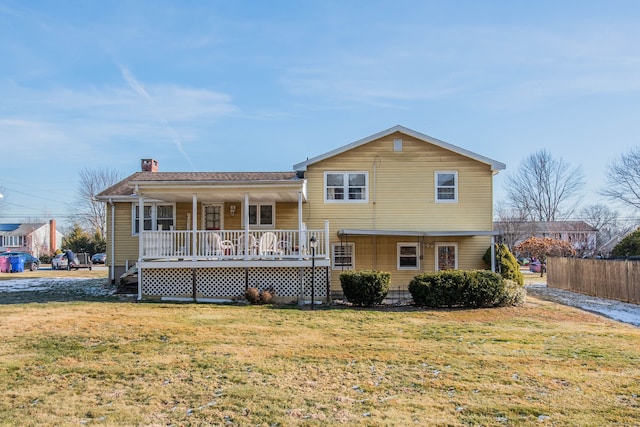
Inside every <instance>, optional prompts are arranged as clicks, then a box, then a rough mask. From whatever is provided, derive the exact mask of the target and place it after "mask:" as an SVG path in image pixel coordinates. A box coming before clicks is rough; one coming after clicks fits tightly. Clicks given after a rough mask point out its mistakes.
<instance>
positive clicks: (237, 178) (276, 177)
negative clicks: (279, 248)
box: [98, 172, 298, 197]
mask: <svg viewBox="0 0 640 427" xmlns="http://www.w3.org/2000/svg"><path fill="white" fill-rule="evenodd" d="M297 179H298V178H297V175H296V173H295V172H136V173H134V174H133V175H130V176H129V177H127V178H125V179H123V180H122V181H120V182H118V183H117V184H115V185H112V186H111V187H109V188H107V189H106V190H104V191H102V192H101V193H100V194H98V197H113V196H128V195H130V194H131V192H132V188H131V186H130V184H132V183H136V182H138V183H142V182H154V183H162V182H167V183H181V182H183V183H185V184H189V183H210V184H215V183H234V182H237V183H247V182H264V181H270V182H273V181H294V180H297Z"/></svg>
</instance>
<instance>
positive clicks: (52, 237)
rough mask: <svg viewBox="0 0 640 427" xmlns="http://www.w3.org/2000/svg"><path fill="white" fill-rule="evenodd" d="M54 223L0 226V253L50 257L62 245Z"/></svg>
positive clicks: (60, 236) (60, 235)
mask: <svg viewBox="0 0 640 427" xmlns="http://www.w3.org/2000/svg"><path fill="white" fill-rule="evenodd" d="M63 237H64V236H63V235H62V233H58V231H57V230H56V221H55V220H54V219H52V220H50V221H49V222H34V223H18V224H16V223H14V224H6V223H4V224H0V252H7V251H11V252H26V253H29V254H31V255H33V256H35V257H40V256H41V255H51V254H53V253H54V252H55V251H56V249H58V248H60V246H61V245H62V238H63Z"/></svg>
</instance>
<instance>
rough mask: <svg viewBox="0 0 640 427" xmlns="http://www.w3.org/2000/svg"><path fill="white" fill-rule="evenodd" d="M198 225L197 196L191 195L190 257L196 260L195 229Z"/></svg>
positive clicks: (196, 243)
mask: <svg viewBox="0 0 640 427" xmlns="http://www.w3.org/2000/svg"><path fill="white" fill-rule="evenodd" d="M197 225H198V195H197V194H195V193H193V202H192V206H191V256H192V259H193V260H194V261H195V260H196V254H197V252H196V250H197V249H198V242H197V239H196V237H197V235H196V229H197Z"/></svg>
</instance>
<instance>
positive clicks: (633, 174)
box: [600, 147, 640, 209]
mask: <svg viewBox="0 0 640 427" xmlns="http://www.w3.org/2000/svg"><path fill="white" fill-rule="evenodd" d="M600 194H602V195H603V196H606V197H608V198H609V199H611V200H614V201H621V202H623V203H624V204H627V205H631V206H633V207H634V208H636V209H637V208H640V147H633V148H632V149H631V150H630V151H629V152H628V153H625V154H622V155H621V156H620V157H619V158H618V159H616V160H614V161H613V162H611V163H610V164H609V165H608V166H607V172H606V187H605V188H604V189H602V190H601V191H600Z"/></svg>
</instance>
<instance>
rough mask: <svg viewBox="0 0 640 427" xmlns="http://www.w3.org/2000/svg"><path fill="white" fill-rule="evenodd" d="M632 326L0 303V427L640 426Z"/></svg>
mask: <svg viewBox="0 0 640 427" xmlns="http://www.w3.org/2000/svg"><path fill="white" fill-rule="evenodd" d="M638 348H640V330H639V329H637V328H633V327H630V326H626V325H623V324H620V323H616V322H613V321H609V320H606V319H603V318H601V317H597V316H595V315H592V314H589V313H585V312H582V311H579V310H576V309H572V308H568V307H564V306H561V305H557V304H554V303H551V302H546V301H541V300H536V299H530V300H529V302H528V303H527V305H526V306H525V307H523V308H502V309H486V310H452V311H449V310H435V311H425V310H418V309H406V310H404V311H400V310H398V311H392V310H353V309H331V310H315V311H308V310H299V309H297V308H274V307H270V306H220V305H196V304H189V305H178V304H131V303H91V302H87V303H49V304H24V305H10V306H0V359H1V360H2V364H1V365H0V395H1V396H3V397H2V399H0V423H3V424H14V423H16V422H17V421H16V420H19V423H20V424H25V425H28V424H33V425H41V424H46V425H67V424H76V425H77V424H79V423H99V424H107V425H114V424H117V425H122V424H126V425H186V424H189V425H210V424H212V425H264V426H272V425H280V426H284V425H326V424H341V423H342V424H345V425H374V426H376V425H409V424H414V425H451V426H455V425H485V426H490V425H536V426H538V425H551V424H553V425H594V426H595V425H637V423H638V418H637V416H638V413H639V410H640V400H639V399H638V395H639V394H640V385H639V383H638V379H639V378H640V371H639V369H640V368H639V367H640V354H639V352H638Z"/></svg>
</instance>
